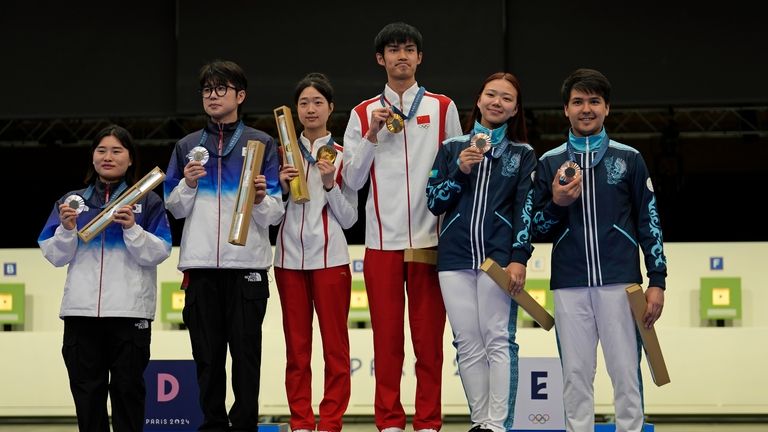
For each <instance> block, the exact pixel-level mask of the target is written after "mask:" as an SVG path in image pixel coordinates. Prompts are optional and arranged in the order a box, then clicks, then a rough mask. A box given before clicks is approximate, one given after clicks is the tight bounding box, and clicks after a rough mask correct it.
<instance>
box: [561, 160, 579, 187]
mask: <svg viewBox="0 0 768 432" xmlns="http://www.w3.org/2000/svg"><path fill="white" fill-rule="evenodd" d="M557 172H558V173H559V174H560V178H559V179H558V182H559V183H560V184H561V185H567V184H568V183H570V182H572V181H573V180H574V179H575V178H576V176H577V175H579V174H581V168H580V167H579V164H577V163H576V162H574V161H572V160H568V161H565V163H563V165H561V166H560V169H559V170H558V171H557Z"/></svg>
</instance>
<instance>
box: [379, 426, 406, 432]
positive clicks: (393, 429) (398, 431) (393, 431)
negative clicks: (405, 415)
mask: <svg viewBox="0 0 768 432" xmlns="http://www.w3.org/2000/svg"><path fill="white" fill-rule="evenodd" d="M381 432H405V431H404V430H402V429H400V428H396V427H388V428H384V429H382V430H381Z"/></svg>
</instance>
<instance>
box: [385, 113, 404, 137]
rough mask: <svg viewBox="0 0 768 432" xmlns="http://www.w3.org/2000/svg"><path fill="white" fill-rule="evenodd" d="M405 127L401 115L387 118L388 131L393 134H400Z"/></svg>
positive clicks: (394, 114)
mask: <svg viewBox="0 0 768 432" xmlns="http://www.w3.org/2000/svg"><path fill="white" fill-rule="evenodd" d="M404 127H405V120H403V117H401V116H400V114H396V113H392V115H391V116H389V117H387V129H388V130H389V131H390V132H392V133H400V132H401V131H402V130H403V128H404Z"/></svg>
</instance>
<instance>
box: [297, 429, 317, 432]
mask: <svg viewBox="0 0 768 432" xmlns="http://www.w3.org/2000/svg"><path fill="white" fill-rule="evenodd" d="M293 432H314V431H311V430H309V429H294V430H293Z"/></svg>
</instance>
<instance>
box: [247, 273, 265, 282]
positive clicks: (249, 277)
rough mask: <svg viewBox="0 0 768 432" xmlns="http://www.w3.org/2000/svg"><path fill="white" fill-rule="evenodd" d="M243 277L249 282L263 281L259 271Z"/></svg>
mask: <svg viewBox="0 0 768 432" xmlns="http://www.w3.org/2000/svg"><path fill="white" fill-rule="evenodd" d="M243 278H244V279H245V280H247V281H248V282H261V275H260V274H259V273H258V272H250V273H248V274H247V275H245V276H243Z"/></svg>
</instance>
